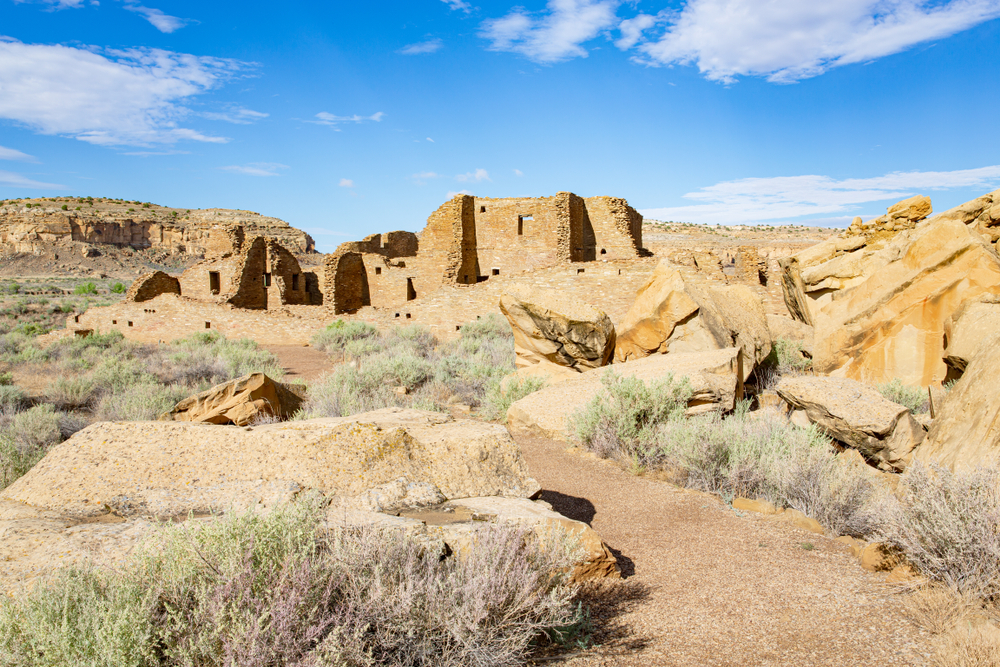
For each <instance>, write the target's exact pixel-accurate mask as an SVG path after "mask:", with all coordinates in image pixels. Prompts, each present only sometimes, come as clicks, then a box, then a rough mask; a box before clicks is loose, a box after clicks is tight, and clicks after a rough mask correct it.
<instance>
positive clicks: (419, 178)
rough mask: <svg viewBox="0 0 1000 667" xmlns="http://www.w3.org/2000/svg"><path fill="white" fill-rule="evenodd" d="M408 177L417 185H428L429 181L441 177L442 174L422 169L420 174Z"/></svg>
mask: <svg viewBox="0 0 1000 667" xmlns="http://www.w3.org/2000/svg"><path fill="white" fill-rule="evenodd" d="M408 178H409V179H410V180H411V181H413V182H414V183H415V184H416V185H426V184H427V181H429V180H431V179H434V178H441V174H437V173H435V172H433V171H422V172H420V173H419V174H413V175H411V176H408Z"/></svg>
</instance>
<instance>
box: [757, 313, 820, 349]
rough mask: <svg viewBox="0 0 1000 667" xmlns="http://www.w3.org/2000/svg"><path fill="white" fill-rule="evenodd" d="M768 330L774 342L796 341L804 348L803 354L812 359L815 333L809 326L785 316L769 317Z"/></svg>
mask: <svg viewBox="0 0 1000 667" xmlns="http://www.w3.org/2000/svg"><path fill="white" fill-rule="evenodd" d="M767 328H768V330H769V331H770V332H771V338H772V339H773V340H778V339H779V338H784V339H785V340H790V341H795V342H796V343H798V344H799V345H801V346H802V351H803V352H805V353H806V354H807V355H808V356H810V357H812V354H813V337H814V336H815V331H814V330H813V328H812V327H811V326H809V325H808V324H805V323H804V322H799V321H798V320H793V319H792V318H790V317H785V316H784V315H768V316H767Z"/></svg>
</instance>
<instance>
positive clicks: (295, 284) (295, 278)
mask: <svg viewBox="0 0 1000 667" xmlns="http://www.w3.org/2000/svg"><path fill="white" fill-rule="evenodd" d="M292 289H293V290H295V291H298V289H299V274H297V273H293V274H292Z"/></svg>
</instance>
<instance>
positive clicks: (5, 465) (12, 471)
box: [0, 431, 46, 644]
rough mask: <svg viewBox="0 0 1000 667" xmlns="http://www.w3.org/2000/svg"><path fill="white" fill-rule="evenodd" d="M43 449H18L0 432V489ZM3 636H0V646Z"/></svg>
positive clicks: (34, 462)
mask: <svg viewBox="0 0 1000 667" xmlns="http://www.w3.org/2000/svg"><path fill="white" fill-rule="evenodd" d="M45 451H46V450H45V449H44V448H24V447H19V446H18V444H17V442H16V441H15V440H14V438H13V436H11V435H10V434H8V433H4V432H3V431H0V489H6V488H7V487H8V486H10V485H11V484H13V483H14V482H15V481H16V480H17V479H18V478H20V477H22V476H24V474H25V473H26V472H28V471H29V470H31V468H32V467H34V465H35V464H36V463H38V462H39V461H40V460H41V459H42V457H43V456H45ZM2 642H3V636H2V635H0V644H2Z"/></svg>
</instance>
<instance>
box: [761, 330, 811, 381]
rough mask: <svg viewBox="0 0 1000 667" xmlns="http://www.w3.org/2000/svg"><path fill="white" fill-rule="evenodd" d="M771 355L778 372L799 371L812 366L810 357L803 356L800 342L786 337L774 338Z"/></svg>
mask: <svg viewBox="0 0 1000 667" xmlns="http://www.w3.org/2000/svg"><path fill="white" fill-rule="evenodd" d="M771 355H772V357H773V359H774V362H775V363H776V365H777V367H778V371H779V372H780V373H801V372H802V371H805V370H808V369H809V368H812V359H809V358H808V357H806V356H805V352H804V351H803V349H802V343H800V342H799V341H797V340H789V339H787V338H776V339H775V340H774V344H773V345H772V347H771Z"/></svg>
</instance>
